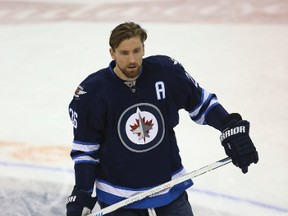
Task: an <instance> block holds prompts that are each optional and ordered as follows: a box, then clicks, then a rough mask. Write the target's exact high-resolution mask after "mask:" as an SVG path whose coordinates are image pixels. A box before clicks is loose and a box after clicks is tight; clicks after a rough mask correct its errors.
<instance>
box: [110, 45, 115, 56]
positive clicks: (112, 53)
mask: <svg viewBox="0 0 288 216" xmlns="http://www.w3.org/2000/svg"><path fill="white" fill-rule="evenodd" d="M109 52H110V55H111V58H112V59H115V53H114V50H113V49H112V48H111V47H110V49H109Z"/></svg>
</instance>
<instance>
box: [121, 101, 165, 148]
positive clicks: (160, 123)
mask: <svg viewBox="0 0 288 216" xmlns="http://www.w3.org/2000/svg"><path fill="white" fill-rule="evenodd" d="M118 134H119V138H120V140H121V142H122V144H123V145H124V146H125V147H126V148H128V149H129V150H131V151H133V152H137V153H141V152H146V151H150V150H151V149H153V148H155V147H156V146H158V145H159V144H160V143H161V142H162V140H163V137H164V134H165V127H164V118H163V116H162V114H161V112H160V110H159V109H158V108H157V107H156V106H154V105H153V104H148V103H140V104H135V105H133V106H131V107H129V108H127V109H126V110H125V111H124V112H123V114H122V115H121V117H120V119H119V121H118Z"/></svg>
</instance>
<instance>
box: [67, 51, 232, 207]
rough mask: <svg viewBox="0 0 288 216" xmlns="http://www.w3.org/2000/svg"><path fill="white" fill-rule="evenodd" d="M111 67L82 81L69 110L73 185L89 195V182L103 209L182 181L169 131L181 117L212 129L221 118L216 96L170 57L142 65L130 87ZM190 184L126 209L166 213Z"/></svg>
mask: <svg viewBox="0 0 288 216" xmlns="http://www.w3.org/2000/svg"><path fill="white" fill-rule="evenodd" d="M114 67H115V61H112V62H111V63H110V65H109V67H107V68H104V69H102V70H99V71H98V72H96V73H93V74H91V75H90V76H88V77H87V78H86V79H85V80H84V81H83V82H82V83H81V84H80V86H79V87H78V88H77V90H76V91H75V94H74V98H73V100H72V101H71V103H70V105H69V113H70V117H71V120H72V123H73V126H74V141H73V145H72V151H71V157H72V159H73V160H74V162H75V175H76V185H77V186H78V187H80V188H83V189H86V190H92V188H93V185H94V182H96V193H97V198H98V200H100V201H102V202H104V203H106V204H109V205H110V204H113V203H115V202H118V201H121V200H123V199H125V198H128V197H130V196H132V195H135V194H137V193H139V192H142V191H145V190H147V189H150V188H152V187H155V186H157V185H160V184H162V183H164V182H167V181H170V180H171V179H173V178H177V177H179V176H181V175H183V174H185V170H184V168H183V166H182V163H181V158H180V155H179V149H178V146H177V142H176V137H175V133H174V130H173V128H174V127H175V126H176V125H177V124H178V123H179V114H178V111H179V110H180V109H185V110H186V111H187V112H188V113H189V115H190V117H191V119H192V120H193V121H195V122H196V123H198V124H202V125H204V124H209V125H211V126H213V127H215V128H218V129H219V125H220V124H221V123H220V122H221V121H222V120H223V118H224V117H225V116H226V115H227V112H226V111H225V109H224V108H223V107H222V106H221V105H220V104H219V103H218V100H217V98H216V96H215V94H212V93H210V92H208V91H206V90H205V89H203V88H201V87H200V86H199V84H198V83H197V82H196V81H195V80H194V79H193V78H192V77H191V76H190V75H189V74H188V73H187V72H186V71H185V69H184V68H183V66H182V65H181V64H180V63H179V62H177V61H176V60H174V59H172V58H170V57H167V56H159V55H158V56H151V57H147V58H144V59H143V65H142V68H141V73H140V75H139V77H138V78H137V79H136V81H134V82H133V81H131V82H126V81H123V80H121V79H119V78H118V77H117V76H116V75H115V74H114V72H113V68H114ZM210 110H213V112H210ZM209 113H210V114H209ZM211 113H213V115H211ZM209 115H210V117H209ZM215 116H216V117H215ZM192 184H193V183H192V181H191V180H188V181H185V182H183V183H181V184H178V185H176V186H174V187H173V188H171V189H168V190H166V191H163V192H161V193H159V194H157V195H155V196H153V197H149V198H146V199H144V200H142V201H139V202H137V203H134V204H131V205H129V206H128V207H130V208H148V207H159V206H163V205H166V204H168V203H170V202H171V201H173V200H174V199H176V198H177V197H178V196H179V195H180V194H181V193H183V191H184V190H186V189H187V188H188V187H190V186H191V185H192Z"/></svg>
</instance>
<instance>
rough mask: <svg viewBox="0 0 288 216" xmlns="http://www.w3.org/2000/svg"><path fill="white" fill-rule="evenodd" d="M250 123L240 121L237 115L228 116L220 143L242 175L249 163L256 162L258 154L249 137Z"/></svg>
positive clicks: (246, 170) (240, 118)
mask: <svg viewBox="0 0 288 216" xmlns="http://www.w3.org/2000/svg"><path fill="white" fill-rule="evenodd" d="M249 127H250V123H249V122H248V121H245V120H242V117H241V116H240V115H239V114H238V113H232V114H230V115H228V116H227V117H226V118H225V120H224V123H223V127H222V134H221V136H220V140H221V143H222V145H223V147H224V149H225V152H226V154H227V155H228V156H229V157H231V159H232V162H233V164H234V165H235V166H237V167H239V168H240V169H241V170H242V172H243V173H247V172H248V166H249V165H250V164H251V163H255V164H256V163H257V162H258V152H257V151H256V148H255V146H254V144H253V142H252V140H251V138H250V136H249Z"/></svg>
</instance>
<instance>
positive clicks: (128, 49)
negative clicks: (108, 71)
mask: <svg viewBox="0 0 288 216" xmlns="http://www.w3.org/2000/svg"><path fill="white" fill-rule="evenodd" d="M110 54H111V57H112V58H113V59H114V60H115V62H116V67H115V68H114V71H115V73H116V74H117V76H118V77H120V78H121V79H123V80H135V79H136V78H137V77H138V75H139V73H140V68H141V66H142V57H143V56H144V45H143V43H142V42H141V40H140V38H139V37H133V38H130V39H126V40H124V41H122V42H121V43H120V44H119V46H118V47H117V48H116V49H115V50H112V49H111V48H110Z"/></svg>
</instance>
